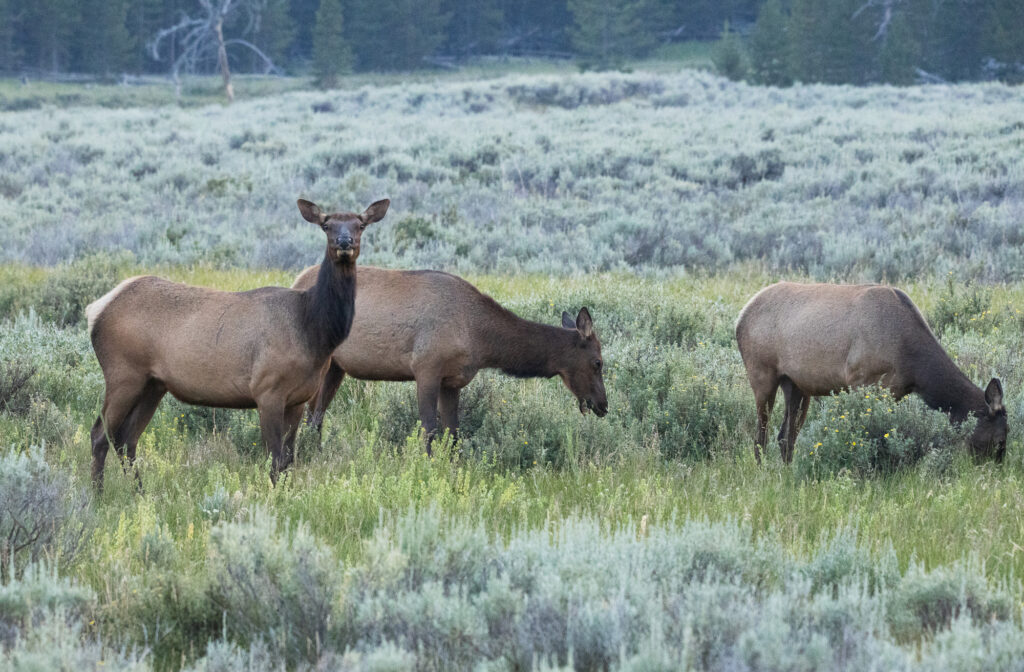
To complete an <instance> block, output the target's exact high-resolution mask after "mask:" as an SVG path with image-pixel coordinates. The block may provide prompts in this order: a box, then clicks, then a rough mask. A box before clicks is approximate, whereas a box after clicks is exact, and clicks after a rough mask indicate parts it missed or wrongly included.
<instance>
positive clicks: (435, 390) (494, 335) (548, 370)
mask: <svg viewBox="0 0 1024 672" xmlns="http://www.w3.org/2000/svg"><path fill="white" fill-rule="evenodd" d="M358 277H359V295H358V296H357V297H356V317H355V321H354V322H353V324H352V334H351V336H350V337H349V339H348V340H346V341H345V342H344V343H342V344H341V345H340V346H339V347H338V348H337V349H336V350H335V351H334V356H333V358H332V360H331V365H330V367H329V368H328V370H327V373H326V375H325V376H324V379H323V383H322V385H321V386H320V391H319V392H318V393H317V395H316V398H315V400H314V401H313V402H312V403H311V404H310V411H309V424H310V425H312V426H313V427H314V428H315V429H316V430H317V431H318V432H319V431H320V428H321V426H322V425H323V421H324V413H325V412H326V411H327V407H328V406H329V405H330V403H331V400H332V399H334V395H335V393H336V392H337V391H338V387H339V386H340V385H341V381H342V380H343V379H344V377H345V374H348V375H350V376H352V377H353V378H359V379H362V380H395V381H400V380H415V381H416V399H417V405H418V407H419V416H420V422H421V424H422V425H423V428H424V430H426V434H427V448H428V450H429V447H430V441H431V440H432V439H433V437H434V435H435V434H436V433H437V431H438V422H437V417H438V414H440V416H441V428H442V429H447V430H448V431H449V432H450V433H451V434H452V435H453V436H454V435H455V433H456V432H457V430H458V420H459V391H460V390H461V389H462V388H463V387H465V386H466V385H468V384H469V381H471V380H472V379H473V377H474V376H476V374H477V372H478V371H480V369H500V370H502V371H503V372H504V373H507V374H509V375H512V376H516V377H519V378H536V377H542V378H551V377H553V376H558V377H560V378H561V379H562V382H563V383H565V386H566V387H567V388H569V391H570V392H572V393H573V395H574V396H575V397H576V399H577V402H578V405H579V409H580V412H582V413H586V412H587V411H588V410H593V411H594V413H596V414H597V415H598V416H604V415H605V414H606V413H607V412H608V399H607V398H606V396H605V391H604V379H603V376H602V373H603V369H602V367H603V360H602V358H601V342H600V341H599V340H598V338H597V333H596V332H595V331H594V323H593V320H591V317H590V312H589V311H588V310H587V309H586V308H583V309H582V310H580V312H579V314H578V315H577V316H576V318H575V319H573V318H572V317H571V316H570V315H569V314H568V313H563V314H562V325H561V326H559V327H553V326H548V325H546V324H539V323H537V322H530V321H528V320H524V319H522V318H520V317H517V316H516V315H515V314H513V313H512V312H511V311H509V310H507V309H505V308H503V307H502V306H500V305H499V304H498V302H497V301H495V300H494V299H492V298H491V297H489V296H487V295H485V294H483V293H481V292H480V291H479V290H478V289H477V288H476V287H474V286H473V285H471V284H469V283H468V282H466V281H465V280H463V279H462V278H458V277H456V276H454V275H449V274H448V273H441V272H438V271H392V270H386V269H383V268H373V267H372V266H371V267H366V266H364V267H362V268H360V269H359V273H358ZM315 281H316V269H315V268H307V269H306V270H305V271H303V272H302V274H301V275H299V277H298V278H296V280H295V283H294V284H293V285H292V287H293V288H296V289H303V288H306V287H309V286H311V285H312V284H313V283H314V282H315Z"/></svg>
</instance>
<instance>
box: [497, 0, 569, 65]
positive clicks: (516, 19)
mask: <svg viewBox="0 0 1024 672" xmlns="http://www.w3.org/2000/svg"><path fill="white" fill-rule="evenodd" d="M499 2H500V5H499V6H500V8H501V10H502V14H503V15H504V17H505V21H504V28H503V31H502V32H503V35H504V40H503V41H504V47H503V48H504V49H505V50H507V51H509V52H511V53H516V54H541V55H546V54H554V53H569V52H570V51H571V49H572V45H571V43H570V39H569V29H570V28H571V26H572V13H571V12H570V11H569V7H568V5H567V4H566V1H565V0H558V1H554V2H553V1H552V0H499Z"/></svg>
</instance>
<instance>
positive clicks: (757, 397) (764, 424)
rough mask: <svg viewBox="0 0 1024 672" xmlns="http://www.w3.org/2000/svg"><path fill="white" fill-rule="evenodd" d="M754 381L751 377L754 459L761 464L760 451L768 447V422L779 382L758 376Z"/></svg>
mask: <svg viewBox="0 0 1024 672" xmlns="http://www.w3.org/2000/svg"><path fill="white" fill-rule="evenodd" d="M758 378H759V379H757V380H756V381H755V377H754V376H751V387H753V388H754V401H755V403H756V404H757V437H756V438H755V440H754V459H756V460H757V463H758V464H761V451H762V450H764V449H765V448H767V446H768V421H769V420H771V417H772V410H774V408H775V395H776V393H777V392H778V389H779V381H778V380H777V379H776V378H775V376H774V375H771V376H767V375H766V376H760V377H758Z"/></svg>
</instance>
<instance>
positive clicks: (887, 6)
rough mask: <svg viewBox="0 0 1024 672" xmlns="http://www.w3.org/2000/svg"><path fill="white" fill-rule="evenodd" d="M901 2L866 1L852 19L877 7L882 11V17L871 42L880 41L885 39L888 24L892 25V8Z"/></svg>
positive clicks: (884, 0) (895, 0) (890, 0)
mask: <svg viewBox="0 0 1024 672" xmlns="http://www.w3.org/2000/svg"><path fill="white" fill-rule="evenodd" d="M900 2H901V0H867V2H865V3H864V4H863V5H861V6H860V8H859V9H858V10H857V11H856V12H854V13H853V17H852V18H854V19H856V18H857V17H858V16H860V15H861V14H862V13H863V12H864V11H866V10H868V9H873V8H875V7H878V8H880V9H881V10H882V17H881V19H879V21H878V31H877V32H875V36H874V37H872V38H871V39H872V41H874V40H878V39H882V38H884V37H885V34H886V32H887V31H888V30H889V24H890V23H892V8H893V7H894V6H896V5H898V4H900Z"/></svg>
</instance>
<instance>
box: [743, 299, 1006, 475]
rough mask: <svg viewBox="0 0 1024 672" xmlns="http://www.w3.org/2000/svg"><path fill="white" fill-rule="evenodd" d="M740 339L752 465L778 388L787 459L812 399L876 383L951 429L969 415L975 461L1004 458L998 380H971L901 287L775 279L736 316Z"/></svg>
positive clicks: (1003, 418)
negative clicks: (751, 418)
mask: <svg viewBox="0 0 1024 672" xmlns="http://www.w3.org/2000/svg"><path fill="white" fill-rule="evenodd" d="M736 342H737V344H738V345H739V350H740V355H741V356H742V358H743V365H744V367H745V368H746V370H747V378H748V379H749V381H750V387H751V388H753V390H754V399H755V402H756V405H757V439H756V442H755V445H754V456H755V458H756V459H757V461H758V463H760V462H761V453H760V450H762V449H764V448H766V447H767V446H766V441H767V438H768V419H769V417H770V416H771V412H772V408H773V407H774V405H775V394H776V391H777V390H778V389H779V388H780V387H781V388H782V394H783V397H784V399H785V401H786V409H785V413H784V416H783V421H782V427H781V428H780V429H779V436H778V442H779V449H780V450H781V453H782V459H783V460H784V461H786V462H790V461H792V459H793V445H794V444H795V443H796V437H797V434H798V433H799V432H800V428H801V427H802V426H803V424H804V420H805V419H806V418H807V407H808V402H809V398H810V397H815V396H824V395H828V394H831V393H833V392H836V391H839V390H841V389H848V388H851V387H857V386H861V385H871V384H875V383H878V384H881V385H883V386H884V387H887V388H888V389H889V390H890V392H891V393H892V394H893V396H894V397H895V398H896V399H900V398H902V397H904V396H906V395H907V394H910V393H915V394H918V395H920V397H921V398H922V399H923V400H924V402H925V403H926V404H927V405H928V406H929V407H931V408H934V409H937V410H941V411H943V412H945V413H946V414H947V415H948V416H949V419H950V421H951V422H953V423H957V424H959V423H962V422H964V421H966V420H967V419H968V418H969V417H972V416H973V417H974V418H975V419H976V420H977V425H976V427H975V429H974V433H973V434H972V436H971V439H970V443H971V449H972V452H973V453H974V454H975V456H979V457H980V456H988V455H991V454H992V453H993V452H994V456H995V459H996V460H997V461H1000V462H1001V461H1002V459H1003V457H1004V455H1005V453H1006V433H1007V425H1006V409H1005V407H1004V406H1003V386H1002V383H1000V382H999V379H998V378H993V379H992V380H991V381H990V382H989V384H988V386H987V387H986V388H985V390H984V391H982V390H981V388H980V387H978V386H977V385H975V384H974V383H972V382H971V381H970V380H969V379H968V378H967V376H966V375H964V373H963V372H962V371H961V370H960V369H959V368H958V367H957V365H956V364H955V363H954V362H953V360H952V359H950V357H949V355H948V354H946V351H945V350H943V348H942V346H941V345H940V344H939V341H938V339H937V338H936V337H935V335H934V334H933V333H932V331H931V329H929V328H928V323H927V322H926V321H925V319H924V316H923V315H922V314H921V311H919V310H918V308H917V306H915V305H914V303H913V301H911V300H910V297H909V296H907V295H906V294H905V293H903V292H902V291H900V290H898V289H895V288H892V287H886V286H882V285H832V284H799V283H793V282H780V283H777V284H774V285H771V286H769V287H766V288H764V289H762V290H761V291H760V292H758V293H757V294H755V295H754V296H753V298H751V299H750V301H748V302H747V305H746V306H744V307H743V310H742V311H740V315H739V319H738V320H737V321H736Z"/></svg>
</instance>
